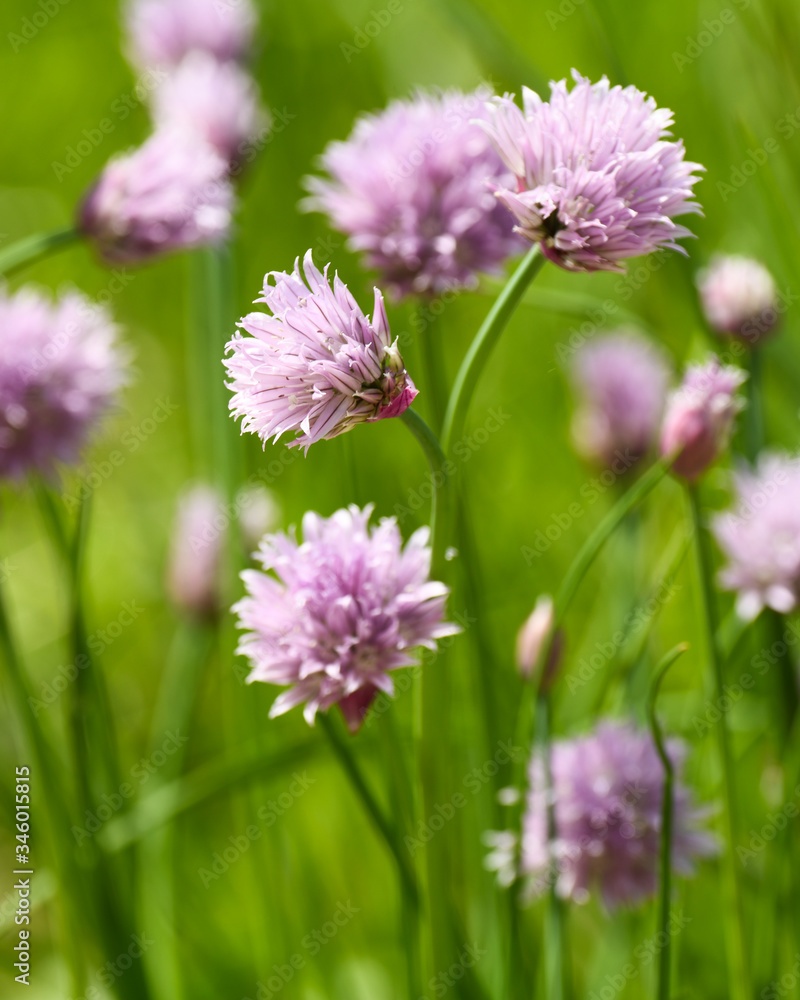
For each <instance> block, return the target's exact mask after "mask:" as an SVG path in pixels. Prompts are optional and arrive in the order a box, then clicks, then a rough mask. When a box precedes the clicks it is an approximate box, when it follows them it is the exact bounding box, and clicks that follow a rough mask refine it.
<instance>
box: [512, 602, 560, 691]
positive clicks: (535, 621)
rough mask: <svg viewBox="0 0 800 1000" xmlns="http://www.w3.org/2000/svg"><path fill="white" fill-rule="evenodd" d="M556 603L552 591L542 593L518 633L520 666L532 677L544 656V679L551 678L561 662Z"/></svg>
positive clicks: (523, 672)
mask: <svg viewBox="0 0 800 1000" xmlns="http://www.w3.org/2000/svg"><path fill="white" fill-rule="evenodd" d="M554 624H555V605H554V604H553V598H552V597H550V595H549V594H542V595H541V597H540V598H539V599H538V600H537V602H536V605H535V607H534V609H533V611H532V612H531V613H530V615H529V616H528V618H527V620H526V621H525V624H524V625H523V626H522V628H521V629H520V630H519V632H518V633H517V657H516V658H517V668H518V670H519V672H520V673H521V674H522V676H523V677H524V678H525V679H526V680H530V679H531V678H532V677H533V676H534V673H535V671H536V670H537V669H539V668H540V664H541V661H542V658H543V657H545V656H546V657H547V664H546V669H545V672H544V676H543V678H542V680H543V681H545V680H547V681H549V680H550V679H551V677H552V674H553V671H554V670H555V669H556V667H557V666H558V660H559V659H560V654H561V634H560V633H556V634H555V635H554V634H553V626H554Z"/></svg>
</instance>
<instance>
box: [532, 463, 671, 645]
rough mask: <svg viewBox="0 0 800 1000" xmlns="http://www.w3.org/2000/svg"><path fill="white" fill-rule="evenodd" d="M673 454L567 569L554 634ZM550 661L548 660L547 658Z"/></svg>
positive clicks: (610, 514)
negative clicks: (608, 544) (605, 549)
mask: <svg viewBox="0 0 800 1000" xmlns="http://www.w3.org/2000/svg"><path fill="white" fill-rule="evenodd" d="M670 465H671V461H670V459H669V458H665V459H662V460H661V461H660V462H656V464H655V465H653V466H652V467H651V468H650V469H648V470H647V472H645V473H644V475H643V476H641V477H640V479H639V480H638V481H637V482H636V483H635V484H634V485H633V486H632V487H631V488H630V489H629V490H628V491H627V493H624V494H623V495H622V496H621V497H620V498H619V500H617V502H616V503H615V504H614V506H613V507H612V508H611V510H610V511H609V512H608V514H606V516H605V517H604V518H603V520H602V521H601V522H600V524H598V526H597V527H596V528H595V529H594V531H593V532H592V533H591V535H590V536H589V537H588V538H587V539H586V541H585V542H584V543H583V546H582V548H581V550H580V552H579V553H578V555H577V556H576V557H575V559H574V560H573V562H572V565H571V566H570V568H569V569H568V570H567V574H566V576H565V577H564V580H563V581H562V584H561V587H560V588H559V591H558V594H557V595H556V601H555V625H554V628H553V634H555V632H556V630H557V629H558V626H559V625H561V623H562V622H563V620H564V615H565V614H566V612H567V609H568V608H569V606H570V604H571V603H572V600H573V598H574V597H575V594H576V593H577V591H578V587H580V585H581V581H582V580H583V578H584V577H585V576H586V573H587V572H588V571H589V568H590V567H591V565H592V563H593V562H594V560H595V559H596V558H597V556H598V554H599V552H600V550H601V549H602V548H603V546H604V545H605V543H606V542H607V541H608V539H609V538H610V537H611V535H613V533H614V532H615V531H616V529H617V528H618V527H619V525H620V524H622V522H623V520H624V519H625V516H626V515H627V514H628V512H629V511H631V510H633V509H634V508H635V507H637V506H638V505H639V504H640V503H641V502H642V500H644V499H645V497H646V496H647V495H648V494H649V493H652V491H653V490H654V489H655V487H656V486H658V484H659V483H660V482H661V480H662V479H663V478H664V476H665V475H666V474H667V472H668V471H669V468H670ZM544 662H546V660H545V661H544Z"/></svg>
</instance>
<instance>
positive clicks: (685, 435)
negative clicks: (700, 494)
mask: <svg viewBox="0 0 800 1000" xmlns="http://www.w3.org/2000/svg"><path fill="white" fill-rule="evenodd" d="M746 378H747V375H746V374H745V373H744V372H743V371H741V370H740V369H739V368H733V367H731V366H729V365H720V363H719V360H718V359H717V358H715V357H712V358H711V360H709V361H707V362H706V364H704V365H689V367H688V368H687V369H686V374H685V375H684V379H683V383H682V385H681V386H680V387H679V388H678V389H676V390H675V391H674V392H673V393H672V395H671V396H670V398H669V401H668V403H667V412H666V414H665V416H664V423H663V426H662V428H661V454H662V455H665V456H666V455H677V458H676V459H675V461H674V463H673V466H672V469H673V472H675V473H676V474H677V475H679V476H681V477H682V478H684V479H688V480H690V481H692V480H695V479H697V478H699V477H700V476H701V475H702V474H703V473H704V472H705V471H706V469H707V468H708V467H709V466H710V465H712V464H713V463H714V462H715V461H716V460H717V459H718V458H719V456H720V455H721V454H722V452H723V451H724V450H725V448H727V446H728V441H729V440H730V436H731V432H732V431H733V424H734V421H735V419H736V414H737V413H738V412H739V411H740V410H741V409H742V407H743V406H744V401H743V400H742V398H741V397H740V396H737V395H736V391H737V389H738V388H739V387H740V386H741V385H742V383H743V382H744V381H745V380H746Z"/></svg>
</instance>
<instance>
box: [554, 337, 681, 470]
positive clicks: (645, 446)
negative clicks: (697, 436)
mask: <svg viewBox="0 0 800 1000" xmlns="http://www.w3.org/2000/svg"><path fill="white" fill-rule="evenodd" d="M573 376H574V379H575V383H576V386H577V389H578V396H579V403H580V405H579V409H578V412H577V414H576V416H575V419H574V422H573V437H574V439H575V442H576V444H577V446H578V449H579V450H580V451H581V452H582V454H584V455H585V456H586V457H587V458H590V459H592V460H593V461H596V462H598V463H600V464H601V465H603V466H605V467H610V466H611V465H612V463H614V462H619V461H621V462H622V463H623V465H624V467H625V469H628V468H630V467H631V466H633V465H634V464H635V463H636V462H637V461H638V460H639V459H640V458H642V456H644V455H646V454H647V452H649V451H650V449H651V448H652V447H653V446H654V445H655V444H656V442H657V441H658V432H659V429H660V426H661V417H662V416H663V413H664V404H665V403H666V398H667V385H668V382H669V368H668V366H667V363H666V361H665V359H664V357H663V355H662V354H661V352H660V351H658V350H657V349H656V348H655V347H654V346H653V344H651V343H650V341H648V340H647V339H646V338H644V337H642V336H639V335H638V334H636V333H631V332H628V331H619V332H618V333H613V334H609V335H607V336H604V337H599V338H597V340H595V341H593V342H591V343H588V344H586V346H584V347H582V348H581V350H580V351H579V353H578V355H577V357H576V359H575V363H574V365H573Z"/></svg>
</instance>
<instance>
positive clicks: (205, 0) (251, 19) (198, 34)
mask: <svg viewBox="0 0 800 1000" xmlns="http://www.w3.org/2000/svg"><path fill="white" fill-rule="evenodd" d="M256 20H257V19H256V13H255V9H254V8H253V5H252V3H251V0H130V2H129V3H128V7H127V11H126V22H127V29H128V34H129V36H130V40H131V48H132V50H133V51H132V55H133V58H134V61H135V62H136V63H137V65H139V66H142V67H143V68H148V67H152V66H159V67H167V68H170V67H174V66H177V65H178V63H179V62H180V61H181V60H182V59H183V57H184V56H185V55H186V54H187V53H188V52H193V51H200V52H207V53H208V54H209V55H212V56H214V57H215V58H216V59H220V60H226V59H242V58H243V57H244V56H246V55H247V52H248V50H249V48H250V44H251V42H252V37H253V32H254V30H255V26H256Z"/></svg>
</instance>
